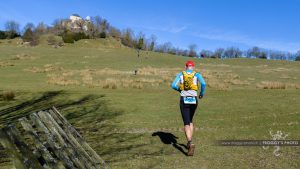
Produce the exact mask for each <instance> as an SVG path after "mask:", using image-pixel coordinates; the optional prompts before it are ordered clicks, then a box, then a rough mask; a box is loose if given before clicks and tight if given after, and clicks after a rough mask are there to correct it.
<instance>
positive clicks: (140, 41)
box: [136, 32, 145, 50]
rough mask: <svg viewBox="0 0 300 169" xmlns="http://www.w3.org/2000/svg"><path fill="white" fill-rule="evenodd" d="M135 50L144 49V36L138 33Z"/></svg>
mask: <svg viewBox="0 0 300 169" xmlns="http://www.w3.org/2000/svg"><path fill="white" fill-rule="evenodd" d="M136 48H137V49H140V50H141V49H145V35H144V34H143V33H142V32H140V33H139V35H138V37H137V44H136Z"/></svg>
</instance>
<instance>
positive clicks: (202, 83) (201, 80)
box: [196, 73, 206, 97]
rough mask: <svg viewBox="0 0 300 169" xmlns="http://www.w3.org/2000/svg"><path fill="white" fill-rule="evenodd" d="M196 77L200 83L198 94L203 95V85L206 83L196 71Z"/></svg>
mask: <svg viewBox="0 0 300 169" xmlns="http://www.w3.org/2000/svg"><path fill="white" fill-rule="evenodd" d="M196 77H197V79H198V81H199V82H200V83H201V91H200V96H201V97H203V96H204V91H205V86H206V83H205V81H204V79H203V77H202V75H201V74H200V73H196Z"/></svg>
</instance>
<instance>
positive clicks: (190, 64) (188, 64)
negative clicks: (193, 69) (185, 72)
mask: <svg viewBox="0 0 300 169" xmlns="http://www.w3.org/2000/svg"><path fill="white" fill-rule="evenodd" d="M185 66H186V67H188V66H195V63H194V62H193V61H191V60H189V61H187V62H186V64H185Z"/></svg>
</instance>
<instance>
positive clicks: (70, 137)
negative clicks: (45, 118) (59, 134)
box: [49, 110, 100, 168]
mask: <svg viewBox="0 0 300 169" xmlns="http://www.w3.org/2000/svg"><path fill="white" fill-rule="evenodd" d="M49 113H50V114H51V115H52V114H53V113H54V112H53V111H52V110H49ZM49 116H50V115H49ZM49 118H51V119H52V120H53V121H56V122H57V125H58V123H59V124H61V126H62V128H63V131H64V132H65V134H66V137H68V140H69V141H70V143H71V144H72V146H73V147H74V148H76V149H77V150H78V151H79V152H80V154H81V155H83V156H85V159H87V161H86V162H87V163H88V164H89V165H92V166H94V167H96V168H100V166H99V164H98V163H99V161H95V159H94V158H92V157H91V156H90V155H89V154H88V153H87V152H86V151H85V149H84V148H83V147H82V145H81V144H80V143H79V142H78V140H77V139H76V138H75V137H74V135H73V133H72V132H70V130H69V129H68V127H67V126H65V125H62V124H63V123H62V121H61V120H60V119H57V117H56V115H52V116H51V117H49ZM54 118H56V119H54ZM90 167H91V166H90ZM90 167H89V168H90ZM94 167H93V168H94Z"/></svg>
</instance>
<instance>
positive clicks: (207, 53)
mask: <svg viewBox="0 0 300 169" xmlns="http://www.w3.org/2000/svg"><path fill="white" fill-rule="evenodd" d="M212 56H213V52H212V51H210V50H202V51H201V52H200V57H202V58H210V57H212Z"/></svg>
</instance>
